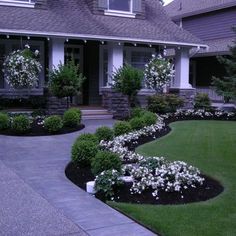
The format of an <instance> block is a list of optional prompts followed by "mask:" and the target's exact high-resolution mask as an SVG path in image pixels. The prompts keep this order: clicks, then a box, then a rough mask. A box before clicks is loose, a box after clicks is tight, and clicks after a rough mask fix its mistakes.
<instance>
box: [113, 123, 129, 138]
mask: <svg viewBox="0 0 236 236" xmlns="http://www.w3.org/2000/svg"><path fill="white" fill-rule="evenodd" d="M131 130H132V128H131V125H130V123H129V122H127V121H118V122H116V123H115V124H114V134H115V136H119V135H122V134H126V133H129V132H131Z"/></svg>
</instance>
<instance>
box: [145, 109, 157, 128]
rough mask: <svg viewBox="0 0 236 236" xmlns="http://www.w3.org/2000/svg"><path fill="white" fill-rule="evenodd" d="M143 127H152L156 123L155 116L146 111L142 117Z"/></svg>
mask: <svg viewBox="0 0 236 236" xmlns="http://www.w3.org/2000/svg"><path fill="white" fill-rule="evenodd" d="M142 119H143V122H144V125H145V126H150V125H154V124H156V122H157V115H156V114H155V113H153V112H150V111H146V112H145V113H144V114H143V116H142Z"/></svg>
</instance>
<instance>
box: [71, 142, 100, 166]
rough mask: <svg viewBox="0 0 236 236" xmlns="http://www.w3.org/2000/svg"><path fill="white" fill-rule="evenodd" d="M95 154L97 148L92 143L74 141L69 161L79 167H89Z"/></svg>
mask: <svg viewBox="0 0 236 236" xmlns="http://www.w3.org/2000/svg"><path fill="white" fill-rule="evenodd" d="M97 152H98V147H97V145H96V144H95V143H94V142H91V141H84V140H81V141H80V140H79V141H78V140H76V141H75V143H74V144H73V146H72V150H71V159H72V161H73V162H76V163H77V164H78V165H79V166H80V167H89V166H90V165H91V162H92V159H93V158H94V157H95V155H96V153H97Z"/></svg>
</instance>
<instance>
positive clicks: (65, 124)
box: [0, 108, 84, 136]
mask: <svg viewBox="0 0 236 236" xmlns="http://www.w3.org/2000/svg"><path fill="white" fill-rule="evenodd" d="M80 122H81V111H80V110H79V109H77V108H70V109H68V110H67V111H65V112H64V114H63V116H60V115H52V116H45V115H36V116H34V115H33V114H28V113H20V114H19V113H17V114H15V113H0V134H1V135H10V136H45V135H59V134H67V133H72V132H76V131H79V130H81V129H83V128H84V125H83V124H81V123H80Z"/></svg>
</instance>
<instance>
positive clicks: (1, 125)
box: [0, 113, 10, 130]
mask: <svg viewBox="0 0 236 236" xmlns="http://www.w3.org/2000/svg"><path fill="white" fill-rule="evenodd" d="M9 126H10V117H9V116H8V115H7V114H5V113H0V130H4V129H8V128H9Z"/></svg>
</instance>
